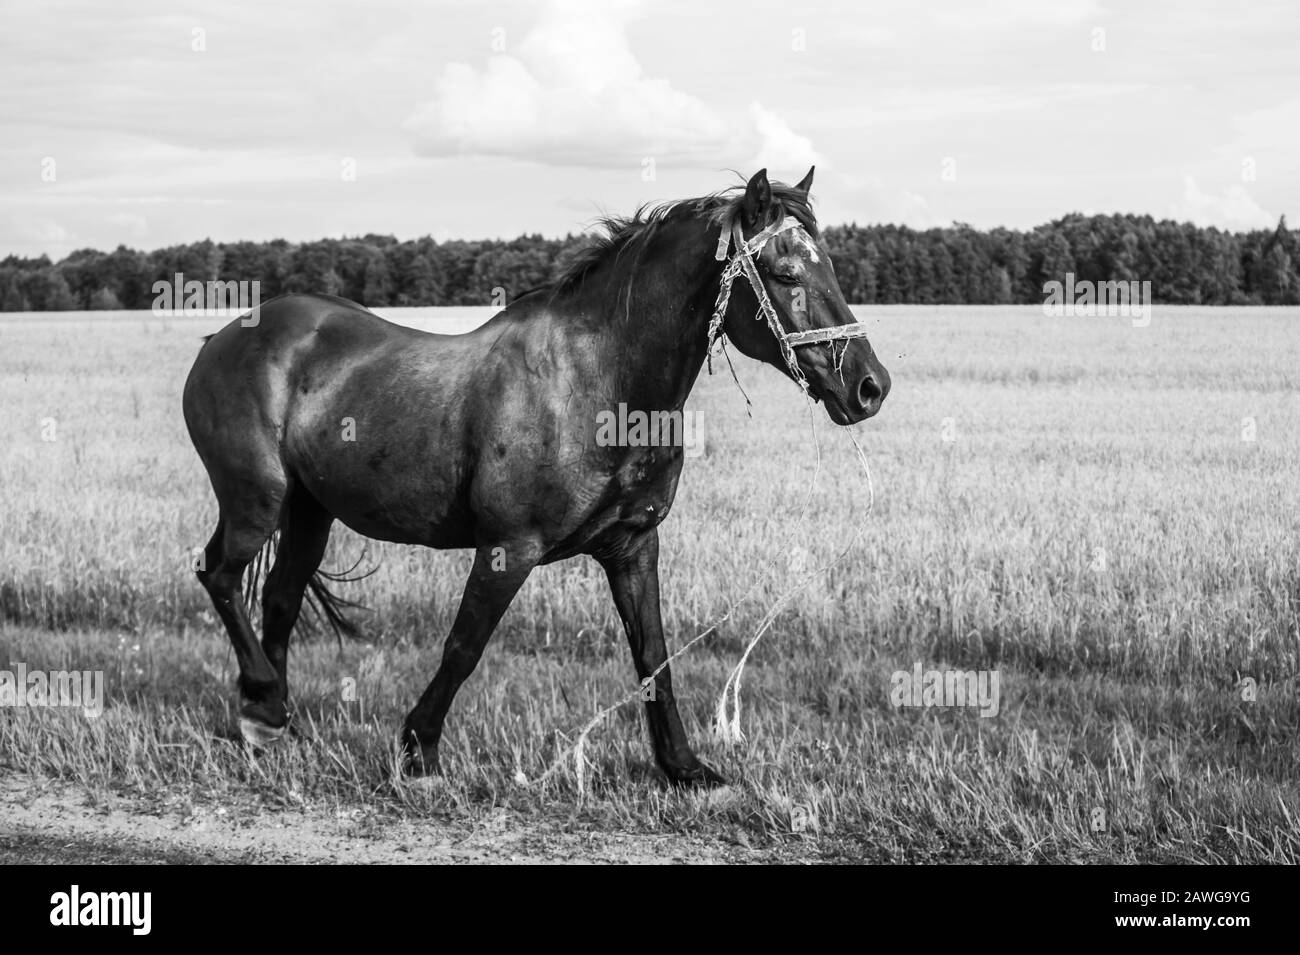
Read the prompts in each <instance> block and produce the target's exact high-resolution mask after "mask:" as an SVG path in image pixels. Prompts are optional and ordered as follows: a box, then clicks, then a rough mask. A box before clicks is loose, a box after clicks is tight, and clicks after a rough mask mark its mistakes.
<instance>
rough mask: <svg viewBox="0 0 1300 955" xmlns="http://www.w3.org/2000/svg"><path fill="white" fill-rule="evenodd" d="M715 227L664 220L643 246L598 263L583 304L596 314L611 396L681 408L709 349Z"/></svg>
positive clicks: (717, 270)
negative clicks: (610, 262)
mask: <svg viewBox="0 0 1300 955" xmlns="http://www.w3.org/2000/svg"><path fill="white" fill-rule="evenodd" d="M717 239H718V230H717V228H716V227H710V226H708V225H706V224H705V223H704V222H702V221H700V220H698V219H692V220H681V221H673V222H665V223H662V224H660V225H659V226H658V227H657V228H656V231H655V233H654V234H652V235H649V236H647V237H646V241H645V243H644V245H642V244H640V243H638V244H637V245H636V246H634V247H632V248H629V249H626V250H624V252H623V253H622V254H621V255H620V256H619V257H618V260H617V262H616V263H615V264H614V266H613V267H612V268H602V269H601V275H600V280H599V281H598V282H593V283H591V284H590V285H589V286H588V287H587V290H585V291H586V294H585V295H584V298H585V299H587V301H586V302H584V303H583V304H584V305H585V306H586V307H587V309H589V310H591V311H592V312H593V313H596V314H600V315H601V316H602V318H603V321H602V323H601V331H600V334H599V339H600V341H601V342H602V349H601V350H602V352H603V358H604V360H605V367H606V368H609V369H610V370H611V371H610V374H609V375H608V376H606V380H607V381H609V382H610V385H611V388H612V390H613V391H614V395H613V396H612V397H614V398H615V399H616V400H620V401H627V402H628V405H629V407H632V406H633V405H635V406H636V407H640V408H647V409H649V408H654V409H664V410H676V409H680V408H681V407H682V405H683V404H685V402H686V398H687V396H688V395H689V394H690V391H691V388H692V386H693V385H694V384H695V379H696V378H697V377H698V376H699V373H700V369H701V368H702V367H703V365H704V359H705V356H706V354H707V352H708V344H709V343H708V330H709V319H710V317H711V316H712V313H713V305H714V301H715V299H716V297H717V294H718V282H719V279H720V278H721V275H722V263H720V262H718V261H716V260H715V259H714V253H715V251H716V249H717Z"/></svg>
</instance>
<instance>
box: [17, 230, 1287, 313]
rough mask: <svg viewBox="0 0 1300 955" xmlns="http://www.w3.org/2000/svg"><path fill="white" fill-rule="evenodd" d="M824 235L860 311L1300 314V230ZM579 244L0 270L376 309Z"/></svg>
mask: <svg viewBox="0 0 1300 955" xmlns="http://www.w3.org/2000/svg"><path fill="white" fill-rule="evenodd" d="M823 236H824V238H825V240H826V244H827V247H828V248H829V250H830V253H831V257H832V260H833V261H834V263H835V269H836V273H837V275H838V277H839V281H840V286H841V288H842V289H843V292H844V295H845V298H846V299H847V300H848V301H849V302H852V303H856V304H868V305H872V304H879V305H892V304H951V305H962V304H966V305H997V304H1039V303H1041V302H1042V301H1043V299H1044V291H1043V285H1044V283H1045V282H1050V281H1058V282H1060V281H1064V279H1065V276H1066V275H1067V273H1072V274H1073V275H1074V276H1075V280H1076V281H1091V282H1098V283H1100V282H1110V281H1149V282H1150V283H1151V294H1152V298H1153V299H1154V301H1156V302H1161V303H1170V304H1182V305H1295V304H1300V235H1298V234H1297V232H1296V231H1293V230H1290V229H1288V228H1287V224H1286V218H1285V216H1284V217H1282V219H1281V220H1280V221H1279V222H1278V225H1277V227H1276V228H1275V229H1261V230H1255V231H1251V232H1242V233H1235V232H1225V231H1221V230H1219V229H1215V228H1202V227H1199V226H1195V225H1192V224H1190V223H1179V222H1173V221H1170V220H1161V221H1156V220H1155V219H1153V218H1151V217H1150V216H1136V215H1104V216H1098V215H1094V216H1083V215H1077V214H1075V215H1068V216H1065V217H1064V218H1061V219H1057V220H1055V221H1053V222H1050V223H1048V224H1046V225H1041V226H1038V227H1037V228H1034V229H1032V230H1029V231H1019V230H1014V229H1003V228H997V229H990V230H979V229H974V228H972V227H971V226H969V225H965V224H963V223H957V224H955V225H953V226H950V227H945V228H934V229H923V230H918V229H911V228H908V227H907V226H896V225H865V226H860V225H857V224H849V225H840V226H830V227H827V228H825V229H824V230H823ZM585 241H586V239H585V238H584V237H582V236H572V235H569V236H565V237H564V238H562V239H559V238H545V237H543V236H541V235H524V236H519V237H518V238H515V239H508V240H500V239H485V240H478V241H467V240H454V241H447V242H436V241H434V240H433V239H432V238H429V237H427V236H426V237H424V238H420V239H411V240H408V241H398V240H397V239H395V238H394V237H392V236H383V235H366V236H363V237H360V238H343V239H320V240H317V241H314V242H300V243H294V242H288V241H285V240H284V239H275V240H272V241H268V242H213V241H211V240H209V239H205V240H203V241H201V242H191V243H188V244H185V245H176V246H171V247H169V248H165V249H157V250H155V251H151V252H142V251H138V250H135V249H129V248H127V247H126V246H118V247H117V249H116V250H114V251H112V252H101V251H97V250H94V249H80V250H78V251H76V252H73V253H72V254H70V255H68V256H67V257H66V258H64V259H62V260H61V261H59V262H51V261H50V260H49V258H48V257H46V256H40V257H38V258H21V257H18V256H13V255H11V256H8V257H7V258H5V259H3V260H0V310H3V311H7V312H16V311H72V310H78V309H96V310H98V309H147V308H150V307H151V306H152V304H153V302H154V299H155V297H156V293H155V292H154V290H153V286H154V283H155V282H157V281H166V282H169V283H170V282H171V281H172V280H173V278H174V276H175V274H176V273H178V272H179V273H182V274H183V275H184V277H185V279H186V280H187V281H193V280H197V281H201V282H204V283H207V282H209V281H222V282H225V281H254V280H256V281H258V282H260V286H259V292H260V295H261V299H262V300H263V301H265V300H267V299H269V298H271V297H273V296H275V295H279V294H280V293H282V292H328V293H332V294H335V295H342V296H344V297H345V298H350V299H353V300H355V301H358V302H361V303H363V304H365V305H368V306H372V307H380V306H412V305H490V304H500V299H501V292H499V291H497V290H503V291H504V295H505V297H506V299H509V298H510V297H511V296H513V295H517V294H519V293H521V292H523V291H524V290H526V289H530V288H535V287H537V286H539V285H545V284H547V283H549V282H551V281H553V280H554V279H555V277H556V276H557V275H559V274H560V272H562V271H563V270H564V268H565V267H566V266H567V264H568V263H569V261H570V260H571V258H572V257H573V255H574V254H575V253H576V252H577V250H578V249H579V248H580V247H581V246H582V244H583V243H584V242H585Z"/></svg>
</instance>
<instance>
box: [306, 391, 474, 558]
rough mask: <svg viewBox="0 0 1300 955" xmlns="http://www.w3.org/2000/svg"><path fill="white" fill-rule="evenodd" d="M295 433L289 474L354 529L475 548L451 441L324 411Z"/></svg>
mask: <svg viewBox="0 0 1300 955" xmlns="http://www.w3.org/2000/svg"><path fill="white" fill-rule="evenodd" d="M336 410H337V408H336ZM336 422H337V426H336V424H335V423H336ZM298 432H299V437H298V440H295V441H293V442H291V443H290V445H291V455H292V460H291V461H290V462H289V464H290V468H291V470H292V472H293V473H294V475H295V476H296V477H297V478H298V480H300V481H301V482H302V484H303V485H304V486H305V487H306V488H307V489H308V490H309V491H310V492H311V493H312V495H313V496H314V497H315V498H316V499H317V500H318V501H319V502H320V503H321V504H322V505H323V506H324V507H325V508H326V509H327V510H328V511H329V512H330V513H331V514H333V515H334V517H335V518H337V519H338V520H340V521H342V522H343V523H344V524H346V525H347V526H348V527H350V528H352V530H354V531H356V532H357V533H358V534H363V535H365V536H366V537H373V538H375V539H377V540H386V541H395V542H397V543H402V544H423V545H425V546H427V547H436V548H460V547H472V546H474V522H473V520H472V515H471V512H470V509H469V504H468V494H467V491H466V488H465V482H464V479H463V474H462V472H463V467H462V466H461V465H460V463H459V462H460V458H459V456H458V455H457V454H456V452H455V451H453V450H452V449H451V447H450V446H449V441H447V440H444V441H438V440H437V436H436V435H431V434H430V433H429V432H428V429H425V428H419V427H411V426H409V425H405V426H403V424H401V423H398V424H394V423H393V422H392V421H388V420H383V419H379V418H377V417H376V416H375V415H373V414H372V415H371V417H370V418H369V419H366V418H363V417H361V416H359V415H358V416H356V417H353V416H349V415H346V414H330V415H323V416H320V417H319V418H318V420H317V421H314V422H313V423H312V425H311V426H310V427H302V426H300V427H299V429H298ZM443 437H444V438H446V437H447V436H445V435H444V436H443Z"/></svg>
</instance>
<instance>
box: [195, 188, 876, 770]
mask: <svg viewBox="0 0 1300 955" xmlns="http://www.w3.org/2000/svg"><path fill="white" fill-rule="evenodd" d="M811 184H812V171H811V170H809V173H808V175H807V176H806V177H805V178H804V180H803V181H802V182H801V183H799V184H798V185H797V186H787V185H783V184H781V183H769V181H768V178H767V174H766V171H762V172H759V173H758V174H757V175H755V176H754V177H753V178H752V179H750V180H749V182H748V183H747V184H746V185H745V187H744V188H743V189H742V188H740V187H735V188H732V189H729V190H724V191H723V192H720V193H716V194H714V195H711V196H707V197H704V198H702V199H693V200H684V201H680V202H675V203H671V204H668V205H664V206H660V207H657V208H655V209H654V210H652V211H650V212H649V213H647V214H642V213H640V212H639V213H638V214H637V215H635V216H633V217H632V218H631V219H623V220H609V221H607V222H606V226H607V229H608V233H609V234H608V236H607V237H605V238H603V239H601V240H600V241H598V242H596V243H595V244H594V245H593V246H592V247H591V248H590V249H588V250H587V252H586V253H585V255H583V256H582V257H581V258H580V259H579V260H578V261H577V262H575V264H574V265H573V266H572V267H571V268H570V269H569V270H568V272H567V273H566V274H565V275H564V276H563V277H562V278H561V279H560V280H559V281H558V282H557V283H555V284H554V285H551V286H547V287H545V288H541V289H535V290H532V291H530V292H528V293H527V294H524V295H522V296H521V297H520V298H518V299H517V300H516V301H514V302H513V303H511V304H510V306H509V307H507V308H506V309H505V310H504V311H502V312H500V313H499V314H497V315H496V316H494V317H493V318H492V319H491V320H490V321H488V322H487V323H486V324H484V325H482V326H481V327H479V328H477V329H476V330H474V331H471V332H468V333H466V334H463V335H433V334H428V333H426V332H421V331H416V330H414V329H411V328H405V327H402V326H400V325H394V324H391V323H389V322H386V321H384V320H383V319H381V318H379V317H378V316H376V315H374V314H373V313H371V312H370V311H368V310H366V309H365V308H363V307H361V306H360V305H356V304H354V303H352V302H349V301H346V300H344V299H339V298H334V297H331V296H325V295H286V296H283V297H280V298H276V299H274V300H273V301H270V302H268V303H266V304H265V305H263V306H261V308H260V312H257V313H253V314H255V315H256V318H255V320H254V319H251V318H249V317H245V318H244V319H239V320H235V321H232V322H231V323H230V324H229V325H227V326H226V327H225V328H223V329H222V330H221V331H219V332H217V334H215V335H213V336H211V337H210V339H209V340H208V341H207V343H206V344H205V345H204V346H203V348H202V349H201V351H200V352H199V355H198V357H197V358H196V359H195V362H194V367H193V369H192V370H191V371H190V375H189V379H188V380H187V381H186V383H185V396H184V410H185V423H186V425H187V426H188V428H189V433H190V437H191V439H192V440H193V442H194V446H195V448H197V450H198V453H199V456H200V457H201V458H202V459H203V464H204V466H205V467H206V468H207V472H208V476H209V478H210V479H211V481H212V488H213V490H214V491H215V492H216V497H217V502H218V504H219V506H220V517H219V519H218V521H217V526H216V530H215V532H214V533H213V535H212V539H211V541H209V542H208V545H207V548H206V550H205V552H204V558H203V562H202V565H201V569H199V571H198V577H199V580H200V581H201V582H202V584H203V586H204V587H205V588H206V589H207V591H208V593H209V594H210V595H211V597H212V602H213V604H214V605H215V606H216V610H217V613H218V614H219V616H220V617H221V620H222V622H223V623H224V624H225V627H226V630H227V631H228V632H229V634H230V640H231V642H232V643H233V644H234V648H235V655H236V658H237V660H238V663H239V689H240V692H241V695H242V698H243V706H242V708H241V711H240V715H241V718H240V728H241V731H242V732H243V734H244V736H245V738H246V739H248V740H249V741H250V742H252V743H255V744H259V745H260V744H265V743H267V742H269V741H271V740H273V739H275V738H277V737H278V736H279V735H280V734H282V733H283V732H284V730H285V728H286V727H287V725H288V719H289V716H288V709H287V701H288V694H289V687H288V665H287V664H288V645H289V634H290V631H291V630H292V629H293V626H294V623H295V622H296V620H297V619H298V614H299V610H300V608H301V606H302V603H303V598H304V595H305V593H306V591H307V590H308V588H309V587H310V588H313V590H314V591H315V592H317V593H321V592H322V591H323V581H322V579H321V578H320V577H319V570H318V568H319V566H320V562H321V559H322V556H323V555H324V553H325V545H326V542H327V540H328V538H329V534H330V528H331V526H332V525H333V523H334V521H335V520H340V521H342V522H343V523H344V524H346V525H347V526H348V527H351V528H352V529H353V530H355V531H357V532H358V533H360V534H364V535H367V536H369V537H373V538H378V539H380V540H387V541H396V542H398V543H403V544H423V545H424V546H426V547H435V548H442V549H447V548H473V549H474V551H475V557H474V564H473V568H472V569H471V571H470V575H469V580H468V582H467V583H466V584H465V592H464V595H463V597H462V598H461V603H460V608H459V610H458V611H457V613H456V619H455V622H454V623H453V624H452V628H451V633H450V635H449V636H448V637H447V642H446V645H445V647H444V649H443V654H442V662H441V664H440V665H439V667H438V671H437V673H436V674H435V675H434V678H433V681H432V682H431V683H430V684H429V686H428V689H426V690H425V691H424V694H423V696H421V697H420V700H419V702H418V703H416V705H415V708H414V709H412V710H411V712H410V714H409V715H408V716H407V717H406V722H405V725H404V727H403V730H402V737H401V739H402V747H403V754H404V761H405V766H406V769H407V771H408V772H412V773H416V774H420V773H430V772H436V771H437V768H438V740H439V738H440V737H441V735H442V728H443V720H444V718H445V717H446V715H447V709H448V707H449V706H450V705H451V701H452V698H453V697H454V696H455V694H456V690H457V689H458V688H459V687H460V685H461V683H462V682H463V681H464V680H465V679H466V678H467V677H468V676H469V675H470V673H472V672H473V670H474V667H475V666H476V665H477V663H478V660H479V657H480V656H481V655H482V653H483V648H484V647H485V646H486V644H487V642H488V638H489V637H491V635H492V632H493V630H494V629H495V628H496V625H497V622H498V621H499V620H500V619H501V615H502V614H503V613H504V612H505V610H506V608H507V607H508V606H509V604H510V601H511V600H512V599H513V598H514V596H515V594H516V592H517V591H518V590H519V588H520V586H521V585H522V584H523V582H524V580H525V579H526V578H527V577H528V575H529V573H530V572H531V571H532V569H533V568H534V567H536V566H538V565H539V564H546V563H550V562H552V561H556V560H562V559H564V558H567V557H573V556H575V555H578V554H588V555H590V556H592V557H593V558H595V559H596V560H597V561H598V562H599V563H600V565H601V566H602V567H603V568H604V570H605V573H606V575H607V576H608V578H609V584H610V588H611V589H612V591H613V597H614V603H615V605H616V607H617V608H618V613H619V616H620V618H621V619H622V621H623V625H624V627H625V628H626V631H627V639H628V643H629V644H630V646H631V650H632V659H633V662H634V663H635V666H636V672H637V674H638V676H639V678H640V679H641V680H642V681H644V680H645V679H646V678H647V677H650V676H651V675H652V674H655V671H656V670H657V669H658V668H659V667H660V665H661V664H663V663H664V661H665V659H666V650H665V646H664V633H663V626H662V624H661V622H660V616H659V569H658V561H659V536H658V531H657V527H658V525H659V522H660V521H662V520H663V519H664V517H665V516H667V514H668V509H669V507H671V506H672V502H673V497H674V495H675V493H676V491H677V479H678V477H679V475H680V473H681V469H682V459H683V448H682V447H681V446H680V445H677V446H668V447H664V446H662V445H661V444H660V445H658V446H656V444H655V443H649V442H641V443H640V446H606V445H609V444H611V442H609V441H607V440H606V441H600V440H598V439H597V432H598V427H597V422H598V417H599V416H600V415H601V413H602V412H605V413H606V415H608V413H609V412H610V411H612V410H614V409H618V408H619V407H620V405H625V406H626V408H627V409H629V410H640V411H642V412H643V414H646V415H649V414H651V413H671V412H679V411H680V410H681V408H682V406H683V404H684V403H685V401H686V397H687V395H688V394H690V391H691V387H692V385H694V383H695V379H696V377H697V376H698V375H699V373H700V369H701V367H702V366H703V364H704V361H705V358H706V355H707V352H708V348H709V345H710V337H711V336H710V332H711V330H712V331H715V332H725V334H726V336H727V337H728V338H730V339H731V341H732V342H733V343H734V344H735V346H736V347H737V348H738V349H739V350H740V351H741V352H743V353H744V354H746V355H748V356H750V357H751V358H755V359H759V360H761V361H765V362H767V363H768V364H771V365H773V366H775V367H776V368H778V369H780V370H781V371H783V372H784V373H785V374H787V375H789V376H790V377H792V378H793V379H794V380H795V381H796V382H800V383H801V384H803V385H805V386H806V387H807V388H808V390H809V392H810V394H811V395H812V396H813V397H814V398H815V399H817V400H820V401H822V402H824V403H825V405H826V409H827V412H828V414H829V415H830V417H831V418H832V419H833V420H834V421H835V422H836V423H837V424H841V425H849V424H853V423H855V422H858V421H861V420H863V419H864V418H868V417H870V416H871V415H873V414H875V413H876V412H877V411H878V410H879V409H880V406H881V402H883V401H884V399H885V395H886V394H887V393H888V391H889V376H888V374H887V373H886V372H885V369H884V368H883V367H882V366H881V364H880V362H879V361H878V360H877V359H876V356H875V353H874V352H873V351H872V348H871V345H870V344H869V343H868V341H867V340H866V338H865V337H863V336H862V335H861V332H862V331H864V329H863V327H862V326H860V325H856V322H855V319H854V318H853V316H852V313H851V312H850V311H849V308H848V306H847V305H846V304H845V302H844V297H843V295H842V294H841V292H840V289H839V285H838V283H837V282H836V280H835V274H834V272H833V270H832V268H831V262H830V256H829V255H828V254H827V251H826V245H825V243H824V242H823V241H822V240H821V239H819V238H818V233H817V223H816V220H815V219H814V217H813V214H812V211H811V208H810V206H809V201H808V190H809V188H810V186H811ZM783 225H784V228H782V226H783ZM728 230H731V231H730V232H728ZM765 230H766V232H765ZM733 236H734V237H735V239H736V242H737V245H738V246H743V247H744V248H745V249H746V250H748V249H749V245H748V243H749V242H750V240H753V239H754V238H755V237H756V236H757V237H758V239H759V240H761V242H760V245H759V247H758V248H756V249H753V250H751V251H753V258H752V259H749V258H746V262H745V263H739V264H743V265H745V266H746V277H747V278H749V279H750V281H751V282H754V283H757V287H751V286H750V285H749V284H746V283H744V282H737V283H735V288H734V290H732V289H730V285H731V278H734V277H735V274H736V273H735V272H730V273H728V274H727V275H725V276H724V264H723V259H725V258H726V255H725V254H724V252H725V250H724V249H723V248H722V243H721V242H720V239H722V238H724V237H725V238H727V239H731V238H732V237H733ZM740 252H741V249H740V248H737V249H736V252H735V253H734V254H739V253H740ZM732 262H733V263H735V262H736V259H735V258H734V257H733V259H732ZM727 291H731V294H730V298H729V300H728V298H727V295H726V294H725V293H726V292H727ZM715 303H716V304H717V306H718V324H717V326H716V327H715V328H713V329H711V328H710V319H711V317H712V313H713V311H714V306H715ZM756 314H757V315H758V316H759V320H758V321H756V320H755V316H756ZM764 316H767V317H768V322H767V323H765V322H764V321H762V317H764ZM850 326H854V327H850ZM819 329H820V330H822V331H820V332H819V331H816V330H819ZM838 329H848V331H849V332H850V333H851V334H838V332H837V331H836V330H838ZM827 330H830V332H833V333H835V334H832V336H831V338H832V340H829V341H828V340H827V339H826V337H824V336H825V335H826V334H827ZM786 333H788V334H789V335H791V336H792V338H791V340H792V341H794V340H796V339H799V338H800V336H801V335H802V336H803V338H804V340H801V341H798V342H797V344H799V345H806V344H808V341H809V337H810V336H811V339H810V340H811V342H812V347H799V348H793V349H792V348H791V347H790V346H789V345H788V344H786V340H785V337H784V335H785V334H786ZM841 339H842V340H841ZM796 353H797V355H798V357H797V365H796V359H795V358H794V357H793V356H794V355H795V354H796ZM606 420H608V418H607V417H606ZM625 443H626V444H631V443H632V442H630V441H629V442H625ZM277 530H278V531H279V542H278V548H277V549H276V552H275V558H274V565H273V567H272V568H271V570H270V573H269V574H268V575H267V578H266V584H265V586H264V588H263V591H262V609H263V624H264V633H263V636H262V640H261V643H260V644H259V642H258V640H257V637H256V636H255V635H254V633H253V628H252V626H251V624H250V621H249V616H248V613H247V610H246V607H245V604H244V600H243V598H242V594H243V578H244V573H245V570H246V568H248V566H249V564H250V563H251V562H252V561H253V560H254V559H255V558H256V557H257V556H258V554H259V553H260V552H261V550H262V548H263V547H264V546H266V545H268V542H269V541H270V539H271V536H272V534H273V533H274V532H276V531H277ZM645 691H653V692H645ZM643 695H644V696H645V697H646V698H649V701H648V702H647V703H646V713H647V716H648V720H649V725H650V734H651V737H652V740H653V743H654V750H655V758H656V760H657V761H658V763H659V766H660V767H661V768H662V769H663V771H664V773H666V774H667V776H668V778H669V779H670V780H672V781H673V782H675V783H710V784H712V783H719V782H721V778H720V777H719V776H718V775H717V774H716V773H715V772H714V771H713V770H711V769H710V768H709V767H707V766H705V765H704V764H703V763H701V762H700V761H699V759H697V758H696V756H695V753H694V752H693V751H692V750H691V747H690V744H689V743H688V742H687V739H686V733H685V732H684V730H683V728H682V721H681V717H680V716H679V715H678V712H677V703H676V701H675V698H674V696H673V687H672V678H671V676H670V674H669V671H668V669H667V668H666V667H665V668H664V669H663V670H662V671H661V672H659V673H658V674H657V675H655V676H654V684H653V686H650V685H648V684H645V683H644V682H643Z"/></svg>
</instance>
